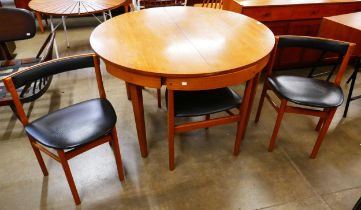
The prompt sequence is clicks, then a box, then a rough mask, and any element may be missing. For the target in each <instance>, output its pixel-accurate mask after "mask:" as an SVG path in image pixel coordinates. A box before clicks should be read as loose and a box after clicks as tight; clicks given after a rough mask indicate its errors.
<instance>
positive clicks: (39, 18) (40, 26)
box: [35, 12, 44, 33]
mask: <svg viewBox="0 0 361 210" xmlns="http://www.w3.org/2000/svg"><path fill="white" fill-rule="evenodd" d="M35 15H36V19H37V20H38V23H39V28H40V31H41V32H42V33H44V26H43V21H42V20H41V14H40V13H39V12H35Z"/></svg>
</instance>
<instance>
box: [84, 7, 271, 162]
mask: <svg viewBox="0 0 361 210" xmlns="http://www.w3.org/2000/svg"><path fill="white" fill-rule="evenodd" d="M90 44H91V46H92V48H93V50H94V51H95V53H96V54H98V55H99V56H100V57H101V58H102V59H103V60H104V62H105V65H106V69H107V71H108V72H109V73H110V74H111V75H113V76H115V77H117V78H119V79H122V80H124V81H125V82H126V83H127V86H128V88H129V92H130V98H131V101H132V105H133V111H134V116H135V122H136V128H137V133H138V141H139V146H140V150H141V154H142V156H143V157H146V156H147V141H146V132H145V124H144V108H143V99H142V87H152V88H160V87H161V86H162V85H166V86H167V88H172V89H173V90H204V89H213V88H220V87H226V86H231V85H237V84H240V83H242V82H245V81H248V82H247V85H246V90H245V92H246V91H250V92H251V93H252V94H247V95H245V96H244V98H243V104H245V105H247V106H245V107H246V109H245V111H246V112H247V113H244V114H243V115H242V116H244V117H243V118H244V119H243V120H246V121H248V117H249V111H250V106H251V104H252V100H253V97H254V94H255V90H256V84H257V80H258V76H259V73H260V72H261V71H262V69H263V68H264V67H265V66H266V65H267V63H268V60H269V57H270V53H271V51H272V49H273V46H274V44H275V39H274V35H273V33H272V32H271V31H270V30H269V29H268V28H267V27H266V26H265V25H263V24H261V23H260V22H258V21H256V20H254V19H251V18H248V17H246V16H244V15H241V14H237V13H233V12H228V11H223V10H216V9H208V8H195V7H163V8H153V9H145V10H142V11H139V12H131V13H126V14H123V15H120V16H118V17H115V18H112V19H110V20H108V21H106V22H104V23H102V24H101V25H99V26H98V27H97V28H96V29H94V31H93V32H92V34H91V37H90ZM249 84H251V85H249Z"/></svg>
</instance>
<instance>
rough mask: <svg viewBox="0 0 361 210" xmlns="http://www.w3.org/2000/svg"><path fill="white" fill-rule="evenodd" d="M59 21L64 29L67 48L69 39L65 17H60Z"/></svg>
mask: <svg viewBox="0 0 361 210" xmlns="http://www.w3.org/2000/svg"><path fill="white" fill-rule="evenodd" d="M61 21H62V22H63V28H64V32H65V39H66V44H67V47H68V48H69V47H70V44H69V38H68V30H66V24H65V16H61Z"/></svg>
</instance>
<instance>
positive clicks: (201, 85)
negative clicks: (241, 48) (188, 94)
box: [165, 55, 269, 90]
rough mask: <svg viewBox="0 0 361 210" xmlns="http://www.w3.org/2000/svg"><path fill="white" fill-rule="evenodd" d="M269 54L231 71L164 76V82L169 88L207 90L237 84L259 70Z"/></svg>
mask: <svg viewBox="0 0 361 210" xmlns="http://www.w3.org/2000/svg"><path fill="white" fill-rule="evenodd" d="M268 60H269V55H268V56H266V57H265V58H263V59H262V60H260V61H258V62H257V63H255V64H254V65H251V66H249V67H247V68H243V69H241V70H239V71H235V72H232V73H227V74H221V75H213V76H204V77H196V78H195V77H189V78H183V77H182V78H166V79H165V84H166V86H167V88H168V89H170V90H209V89H215V88H221V87H227V86H233V85H238V84H240V83H242V82H245V81H248V80H250V79H252V78H254V77H255V76H256V74H258V73H259V72H261V71H262V70H263V69H264V68H265V66H266V65H267V63H268Z"/></svg>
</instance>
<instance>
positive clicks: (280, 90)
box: [255, 36, 355, 158]
mask: <svg viewBox="0 0 361 210" xmlns="http://www.w3.org/2000/svg"><path fill="white" fill-rule="evenodd" d="M354 47H355V44H350V43H348V42H341V41H336V40H330V39H322V38H315V37H304V36H280V37H276V47H275V50H274V51H273V54H272V58H271V63H270V65H269V67H268V68H267V75H266V79H265V82H264V86H263V90H262V94H261V99H260V102H259V106H258V110H257V115H256V119H255V122H258V121H259V118H260V114H261V110H262V106H263V102H264V99H265V98H266V99H267V100H268V101H269V102H270V104H271V105H272V107H273V108H274V109H275V110H276V111H277V113H278V115H277V120H276V123H275V127H274V130H273V133H272V137H271V140H270V144H269V147H268V151H270V152H271V151H272V150H273V147H274V145H275V141H276V137H277V134H278V130H279V127H280V125H281V121H282V118H283V115H284V113H295V114H304V115H311V116H316V117H319V118H320V119H319V122H318V124H317V126H316V130H317V131H319V135H318V137H317V140H316V143H315V146H314V147H313V150H312V153H311V155H310V157H311V158H315V157H316V155H317V153H318V150H319V149H320V146H321V143H322V141H323V139H324V137H325V135H326V133H327V130H328V127H329V125H330V123H331V121H332V119H333V116H334V114H335V112H336V109H337V107H338V106H340V105H341V104H342V102H343V92H342V89H341V87H340V86H339V85H340V82H341V79H342V76H343V74H344V72H345V71H346V68H347V65H348V62H349V59H350V56H351V55H352V52H353V50H354ZM282 48H306V49H313V50H319V51H321V52H326V53H333V55H334V56H339V58H340V59H338V61H339V62H340V63H339V64H340V68H339V70H338V72H337V74H336V78H335V81H334V82H333V83H332V82H329V81H325V80H318V79H315V78H306V77H301V76H292V75H273V74H272V69H273V65H274V62H275V58H276V55H277V54H279V50H280V49H282ZM326 53H322V54H323V55H324V56H323V57H321V58H320V61H319V63H321V62H322V58H325V57H327V56H326ZM319 63H318V64H315V66H319ZM267 91H272V92H273V93H275V95H276V96H277V98H278V99H279V100H280V105H277V104H276V103H275V102H274V101H273V100H272V98H271V97H270V95H269V94H268V93H267ZM289 104H291V105H289Z"/></svg>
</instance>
